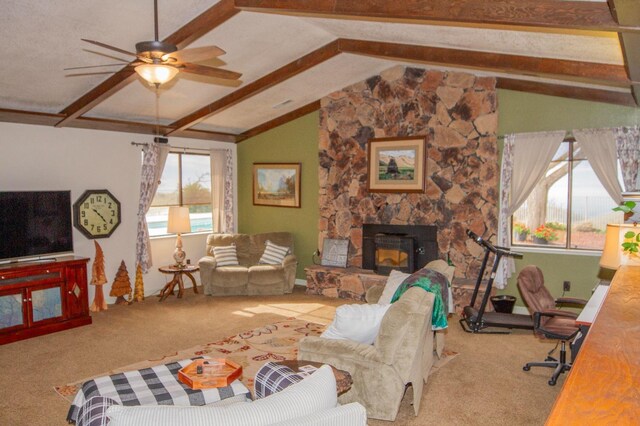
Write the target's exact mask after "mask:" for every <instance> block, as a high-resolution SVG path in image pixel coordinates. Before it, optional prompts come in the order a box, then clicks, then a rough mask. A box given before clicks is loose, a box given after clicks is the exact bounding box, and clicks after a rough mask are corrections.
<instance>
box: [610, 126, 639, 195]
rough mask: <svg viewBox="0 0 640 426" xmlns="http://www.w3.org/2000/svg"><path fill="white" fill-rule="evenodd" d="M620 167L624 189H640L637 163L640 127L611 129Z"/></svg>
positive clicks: (629, 190)
mask: <svg viewBox="0 0 640 426" xmlns="http://www.w3.org/2000/svg"><path fill="white" fill-rule="evenodd" d="M613 134H614V137H615V139H616V146H617V149H618V158H619V159H620V168H621V169H622V181H623V182H624V190H625V191H628V192H633V191H638V190H640V181H638V177H639V176H638V165H639V164H640V128H639V127H638V126H634V127H618V128H615V129H613Z"/></svg>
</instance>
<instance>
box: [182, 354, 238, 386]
mask: <svg viewBox="0 0 640 426" xmlns="http://www.w3.org/2000/svg"><path fill="white" fill-rule="evenodd" d="M198 367H202V370H201V371H202V372H201V373H200V374H198ZM240 376H242V367H241V366H240V365H238V364H236V363H235V362H233V361H231V360H228V359H213V358H211V359H197V360H195V361H193V362H192V363H191V364H189V365H187V366H185V367H183V368H181V369H180V370H179V371H178V380H180V381H181V382H182V383H184V384H185V385H187V386H189V387H190V388H191V389H207V388H222V387H225V386H229V385H230V384H231V382H233V381H234V380H236V379H238V378H239V377H240Z"/></svg>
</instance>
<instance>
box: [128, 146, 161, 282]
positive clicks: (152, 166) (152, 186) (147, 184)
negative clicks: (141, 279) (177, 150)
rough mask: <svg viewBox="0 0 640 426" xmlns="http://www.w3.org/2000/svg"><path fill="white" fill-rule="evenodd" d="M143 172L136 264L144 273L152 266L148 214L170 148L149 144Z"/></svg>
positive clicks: (144, 153) (145, 150) (145, 148)
mask: <svg viewBox="0 0 640 426" xmlns="http://www.w3.org/2000/svg"><path fill="white" fill-rule="evenodd" d="M142 153H143V158H142V171H141V176H140V201H139V203H138V237H137V240H136V262H137V263H138V265H140V268H141V269H142V272H143V273H145V274H146V273H147V271H148V270H149V267H151V266H152V261H151V244H150V242H149V228H148V227H147V212H148V211H149V207H151V202H152V201H153V197H154V196H155V195H156V191H157V190H158V185H159V184H160V177H161V176H162V170H164V164H165V163H166V161H167V156H168V155H169V147H168V146H166V145H164V146H160V145H158V144H157V143H150V144H147V145H146V146H145V147H144V148H143V149H142Z"/></svg>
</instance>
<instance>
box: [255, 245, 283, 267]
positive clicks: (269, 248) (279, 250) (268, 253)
mask: <svg viewBox="0 0 640 426" xmlns="http://www.w3.org/2000/svg"><path fill="white" fill-rule="evenodd" d="M264 246H265V247H264V253H262V257H261V258H260V261H259V262H258V263H263V264H266V265H280V264H281V263H282V261H283V260H284V258H285V257H286V256H287V255H288V254H289V247H283V246H279V245H277V244H273V243H272V242H271V241H269V240H267V242H266V243H265V245H264Z"/></svg>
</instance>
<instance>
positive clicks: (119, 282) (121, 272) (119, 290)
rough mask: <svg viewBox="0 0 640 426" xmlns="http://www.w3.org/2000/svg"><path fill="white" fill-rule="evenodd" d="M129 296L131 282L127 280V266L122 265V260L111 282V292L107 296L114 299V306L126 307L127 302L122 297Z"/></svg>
mask: <svg viewBox="0 0 640 426" xmlns="http://www.w3.org/2000/svg"><path fill="white" fill-rule="evenodd" d="M130 294H131V280H130V279H129V272H128V271H127V266H126V265H125V264H124V260H123V261H122V262H120V267H119V268H118V272H117V273H116V278H115V279H114V280H113V284H111V292H110V293H109V296H111V297H115V298H116V304H118V305H126V304H128V302H127V299H125V298H124V296H125V295H130Z"/></svg>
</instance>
